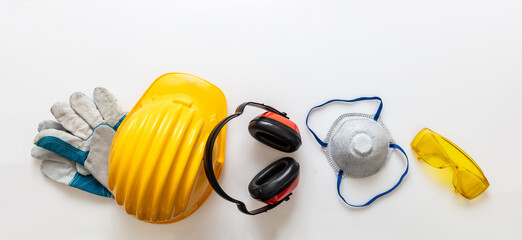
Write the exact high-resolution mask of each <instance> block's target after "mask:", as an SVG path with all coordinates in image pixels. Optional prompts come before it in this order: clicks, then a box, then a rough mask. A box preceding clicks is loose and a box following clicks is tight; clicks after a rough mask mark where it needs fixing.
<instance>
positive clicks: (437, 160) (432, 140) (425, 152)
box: [411, 128, 489, 199]
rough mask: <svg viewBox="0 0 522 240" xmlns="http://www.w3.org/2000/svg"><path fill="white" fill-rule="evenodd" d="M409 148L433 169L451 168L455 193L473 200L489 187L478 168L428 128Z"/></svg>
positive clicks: (453, 145) (451, 144) (462, 153)
mask: <svg viewBox="0 0 522 240" xmlns="http://www.w3.org/2000/svg"><path fill="white" fill-rule="evenodd" d="M411 147H412V149H413V151H414V152H415V154H416V155H417V158H418V159H419V160H424V161H425V162H426V163H428V164H429V165H431V166H432V167H435V168H441V169H442V168H447V167H451V168H453V170H454V173H453V180H452V181H453V186H454V187H455V192H458V193H460V194H462V196H464V197H466V198H468V199H473V198H475V197H477V196H478V195H480V194H482V193H483V192H484V191H486V189H487V188H488V187H489V182H488V180H487V179H486V177H485V176H484V173H482V170H480V167H479V166H478V165H477V163H475V161H473V159H471V157H470V156H468V155H467V154H466V153H465V152H464V151H462V149H460V148H459V147H458V146H457V145H455V144H453V143H452V142H451V141H449V140H448V139H446V138H444V137H443V136H441V135H439V134H437V133H435V132H433V131H431V130H430V129H428V128H424V129H422V130H421V131H420V132H419V133H418V134H417V136H415V138H414V139H413V141H412V143H411Z"/></svg>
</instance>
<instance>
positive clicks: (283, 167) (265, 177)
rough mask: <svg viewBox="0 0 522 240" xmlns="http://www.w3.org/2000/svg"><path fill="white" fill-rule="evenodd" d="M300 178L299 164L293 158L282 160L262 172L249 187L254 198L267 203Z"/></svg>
mask: <svg viewBox="0 0 522 240" xmlns="http://www.w3.org/2000/svg"><path fill="white" fill-rule="evenodd" d="M298 176H299V163H297V161H296V160H294V159H293V158H291V157H285V158H281V159H279V160H277V161H275V162H273V163H271V164H270V165H268V166H267V167H266V168H264V169H263V170H261V172H259V173H258V174H257V175H256V176H255V177H254V179H252V181H250V184H249V185H248V191H249V192H250V196H252V197H253V198H255V199H257V200H260V201H266V200H269V199H271V198H273V197H275V196H277V195H278V194H279V193H281V192H282V191H283V190H285V189H286V188H288V187H289V186H290V185H291V184H292V183H293V182H294V181H295V180H296V179H297V177H298Z"/></svg>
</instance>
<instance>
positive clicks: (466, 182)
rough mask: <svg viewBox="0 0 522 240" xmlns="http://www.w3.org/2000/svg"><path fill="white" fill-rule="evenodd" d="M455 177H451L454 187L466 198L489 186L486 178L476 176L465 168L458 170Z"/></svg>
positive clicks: (472, 196)
mask: <svg viewBox="0 0 522 240" xmlns="http://www.w3.org/2000/svg"><path fill="white" fill-rule="evenodd" d="M455 179H457V180H455ZM455 179H453V180H454V181H453V185H454V186H455V189H456V190H457V191H458V192H459V193H460V194H462V196H464V197H466V198H467V199H473V198H476V197H477V196H478V195H480V194H481V193H483V192H484V191H486V189H488V187H489V182H488V181H487V179H485V178H481V177H480V176H476V175H475V174H473V173H471V172H469V171H467V170H459V172H458V174H457V176H456V177H455Z"/></svg>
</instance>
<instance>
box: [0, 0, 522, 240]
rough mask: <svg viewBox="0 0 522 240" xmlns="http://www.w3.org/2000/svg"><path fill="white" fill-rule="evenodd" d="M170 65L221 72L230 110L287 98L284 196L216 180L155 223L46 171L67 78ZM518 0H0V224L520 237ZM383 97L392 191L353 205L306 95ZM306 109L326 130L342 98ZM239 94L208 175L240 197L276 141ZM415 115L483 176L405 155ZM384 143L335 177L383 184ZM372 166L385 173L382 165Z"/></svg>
mask: <svg viewBox="0 0 522 240" xmlns="http://www.w3.org/2000/svg"><path fill="white" fill-rule="evenodd" d="M167 72H186V73H191V74H194V75H197V76H199V77H202V78H204V79H206V80H208V81H210V82H212V83H214V84H215V85H217V86H219V87H220V88H221V89H222V90H223V92H224V93H225V95H226V97H227V101H228V108H229V110H228V111H229V113H232V111H233V109H235V107H236V106H237V105H238V104H240V103H241V102H243V101H259V102H264V103H266V104H269V105H272V106H274V107H276V108H279V109H280V110H282V111H286V112H287V113H288V114H289V115H290V117H291V119H293V120H294V121H295V122H296V123H297V124H298V126H299V128H300V129H301V133H302V139H303V145H302V147H301V148H300V149H299V151H297V152H296V153H293V154H290V155H291V156H293V157H295V158H296V159H297V160H298V161H299V162H300V164H301V181H300V185H299V187H298V188H297V190H296V191H295V192H294V195H293V196H292V199H291V200H290V201H289V202H286V203H284V204H282V205H281V206H280V207H278V208H276V209H274V210H273V211H271V212H269V213H265V214H263V215H259V216H255V217H251V216H246V215H243V214H241V213H240V212H239V211H237V210H236V208H235V206H234V204H231V203H229V202H226V201H225V200H223V199H221V198H220V197H219V196H217V195H216V194H215V193H214V194H212V195H211V196H210V198H209V199H208V201H207V202H206V203H205V204H204V205H203V206H202V207H201V208H200V209H199V210H198V211H196V212H195V213H194V214H193V215H192V216H190V217H189V218H187V219H185V220H183V221H181V222H178V223H174V224H168V225H152V224H147V223H143V222H140V221H138V220H136V219H134V218H133V217H131V216H129V215H127V214H126V213H125V212H124V211H123V209H122V208H121V207H119V206H118V205H117V204H115V202H114V201H113V200H111V199H105V198H101V197H97V196H93V195H90V194H88V193H85V192H82V191H80V190H77V189H74V188H70V187H67V186H63V185H60V184H57V183H55V182H53V181H51V180H49V179H47V178H45V177H44V176H43V175H42V174H41V173H40V169H39V166H40V161H39V160H35V159H33V158H31V157H30V149H31V147H32V146H33V144H32V139H33V137H34V135H35V134H36V127H37V125H38V122H39V121H41V120H43V119H50V118H52V115H51V114H50V112H49V108H50V106H51V105H52V104H53V103H54V102H56V101H66V100H67V99H68V96H69V95H70V94H71V93H72V92H75V91H81V92H85V93H87V94H88V95H90V94H91V92H92V89H93V88H94V87H96V86H104V87H106V88H108V89H110V90H111V91H112V92H114V94H115V95H116V96H117V97H118V98H119V99H120V101H121V103H122V105H123V106H124V107H125V108H126V109H130V108H132V106H133V105H134V103H135V102H136V101H137V100H138V98H139V97H140V95H141V94H142V93H143V92H144V91H145V89H146V88H147V86H148V85H149V84H150V83H151V82H152V81H153V80H154V79H155V78H157V77H158V76H160V75H162V74H164V73H167ZM521 79H522V1H519V0H491V1H487V0H441V1H419V0H394V1H389V0H374V1H371V0H315V1H312V0H300V1H299V0H295V1H288V0H277V1H272V0H268V1H252V0H235V1H231V0H220V1H210V0H209V1H175V0H166V1H67V0H48V1H36V0H16V1H13V0H3V1H2V2H1V3H0V81H1V85H2V87H1V89H2V90H1V94H0V100H1V101H0V110H1V115H0V126H2V129H3V130H2V137H1V138H0V150H1V158H0V190H1V193H0V238H1V239H34V238H39V239H40V238H43V239H51V238H53V239H54V238H56V239H93V238H94V239H157V238H159V239H366V238H371V239H419V238H422V239H441V238H445V239H446V238H449V239H457V238H459V239H460V238H463V239H520V238H521V237H522V228H521V227H520V223H521V221H522V208H521V207H520V205H521V203H522V181H521V179H520V175H521V172H522V161H521V160H522V159H521V157H520V156H521V154H520V152H521V151H520V143H521V138H520V136H521V134H522V127H521V124H520V118H521V116H522V114H521V112H520V109H521V103H522V100H521V98H520V92H521V90H522V84H521V83H520V81H521ZM375 95H376V96H380V97H382V98H383V99H384V110H383V113H382V120H383V121H384V123H385V124H386V125H387V127H388V128H389V130H390V132H391V133H392V135H393V137H394V139H395V141H396V142H397V143H398V144H400V145H401V146H403V148H404V149H405V150H406V152H407V153H408V155H409V156H410V173H409V174H408V175H407V177H406V178H405V180H404V182H403V184H402V185H401V186H400V187H399V188H397V190H395V191H394V192H393V193H392V194H390V195H387V196H386V197H384V198H382V199H379V200H378V201H376V202H375V203H374V204H373V205H371V206H370V207H368V208H363V209H353V208H349V207H347V206H345V205H344V203H342V202H341V200H340V199H339V198H338V196H337V194H336V188H335V182H336V177H335V175H334V173H333V171H332V169H331V168H330V166H329V165H328V163H327V161H326V158H325V156H324V154H323V152H322V150H321V149H320V147H319V145H318V144H317V143H316V142H315V141H314V139H313V137H312V135H311V134H310V133H309V132H308V130H307V129H306V127H305V122H304V120H305V117H306V113H307V111H308V109H309V108H311V107H312V106H314V105H317V104H319V103H322V102H323V101H326V100H328V99H332V98H346V99H349V98H355V97H360V96H375ZM376 106H377V104H376V103H371V102H370V103H361V104H346V105H336V106H334V107H332V108H329V109H325V110H321V111H318V112H317V113H316V115H314V116H313V118H312V121H313V122H312V126H313V127H314V128H315V129H317V131H318V132H320V133H319V134H320V135H321V136H323V137H324V136H325V134H326V131H327V130H328V128H329V127H330V125H331V123H332V122H333V119H335V117H337V116H338V115H340V114H342V113H345V112H353V111H356V112H365V113H373V112H374V111H375V108H376ZM259 113H260V112H259V111H258V110H255V109H250V110H248V111H247V112H246V113H245V116H243V117H242V118H240V120H237V121H234V122H232V123H231V124H230V125H229V126H228V130H229V131H228V135H227V158H226V163H225V169H224V172H223V174H222V178H221V180H220V182H221V184H222V186H223V187H224V188H225V189H226V190H227V191H228V192H229V193H230V194H231V195H232V196H235V197H237V198H239V199H242V200H244V201H246V202H247V204H248V205H249V207H257V206H261V204H260V203H257V202H255V201H254V200H251V199H250V198H249V195H248V191H247V185H248V183H249V181H250V179H251V178H252V177H253V176H254V175H255V174H256V173H257V172H258V171H259V170H260V169H262V168H263V167H264V166H266V165H268V164H269V163H270V162H271V161H273V160H276V159H278V158H279V157H283V156H287V155H288V154H284V153H281V152H277V151H276V150H273V149H270V148H268V147H265V146H263V145H261V144H259V143H257V142H256V141H255V140H253V139H252V138H251V137H250V135H249V134H248V132H247V130H246V125H247V123H248V121H249V120H250V119H251V118H253V117H254V116H255V115H256V114H259ZM423 127H429V128H431V129H433V130H434V131H436V132H439V133H440V134H442V135H443V136H445V137H447V138H449V139H450V140H452V141H453V142H455V143H456V144H457V145H459V146H460V147H461V148H463V149H464V150H465V151H466V152H467V153H468V154H470V155H471V156H472V157H473V158H474V159H475V161H476V162H477V163H478V164H479V165H480V167H481V168H482V170H483V171H484V173H485V174H486V176H487V178H488V179H489V182H490V183H491V186H490V188H489V189H488V190H487V191H486V192H485V193H484V194H483V195H481V196H479V197H478V198H476V199H475V200H472V201H469V200H466V199H465V198H463V197H462V196H460V195H458V194H455V193H453V189H452V186H451V183H450V181H449V180H444V179H442V180H440V179H441V176H443V175H445V174H447V173H445V171H440V170H436V169H433V168H430V167H428V166H427V165H426V164H424V163H423V162H420V161H418V160H416V159H415V157H414V156H413V153H412V151H411V148H410V147H409V144H410V142H411V140H412V139H413V137H414V136H415V134H416V133H417V132H418V131H419V130H421V129H422V128H423ZM403 167H404V161H403V159H402V158H401V157H400V155H395V156H394V157H393V158H392V159H391V160H390V162H389V164H388V165H387V167H386V168H385V170H384V171H382V172H381V173H380V174H378V175H375V176H374V177H372V178H369V179H367V180H359V181H356V180H353V179H349V178H345V180H344V182H343V184H344V185H343V192H344V193H345V196H347V198H348V199H350V200H351V201H352V202H362V201H364V200H365V199H367V198H368V197H370V196H371V195H372V194H373V193H375V192H378V191H380V190H382V189H386V187H387V186H389V185H393V183H394V181H396V179H397V177H398V176H399V175H400V172H401V171H402V168H403ZM383 176H384V177H383Z"/></svg>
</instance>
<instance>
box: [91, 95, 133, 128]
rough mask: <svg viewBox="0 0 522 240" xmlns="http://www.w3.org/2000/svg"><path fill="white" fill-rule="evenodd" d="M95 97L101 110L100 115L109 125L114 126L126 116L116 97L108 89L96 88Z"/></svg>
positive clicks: (95, 101)
mask: <svg viewBox="0 0 522 240" xmlns="http://www.w3.org/2000/svg"><path fill="white" fill-rule="evenodd" d="M93 97H94V103H95V104H96V106H97V107H98V109H99V110H100V113H101V115H102V117H103V119H105V122H106V123H107V124H109V125H111V126H114V125H116V123H118V121H120V119H121V118H122V117H123V116H124V115H125V112H124V111H123V109H121V107H120V104H118V100H117V99H116V97H114V95H112V93H110V92H109V91H108V90H107V89H105V88H102V87H97V88H95V89H94V93H93Z"/></svg>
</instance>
